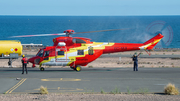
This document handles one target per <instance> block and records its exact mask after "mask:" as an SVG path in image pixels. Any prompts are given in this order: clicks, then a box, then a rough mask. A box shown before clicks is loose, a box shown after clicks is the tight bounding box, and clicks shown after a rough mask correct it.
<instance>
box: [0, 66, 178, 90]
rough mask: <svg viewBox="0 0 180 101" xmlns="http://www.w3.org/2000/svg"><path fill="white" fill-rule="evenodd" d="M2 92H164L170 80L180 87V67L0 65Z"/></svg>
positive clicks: (0, 87) (0, 86) (0, 88)
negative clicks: (23, 70) (23, 69)
mask: <svg viewBox="0 0 180 101" xmlns="http://www.w3.org/2000/svg"><path fill="white" fill-rule="evenodd" d="M0 81H1V82H0V93H1V94H2V93H38V92H39V88H40V86H41V85H42V86H44V87H47V88H48V91H49V92H53V93H64V92H87V93H90V92H101V91H104V92H111V91H116V90H118V91H119V92H131V93H132V92H142V91H144V92H148V93H151V92H152V93H162V92H163V89H164V86H165V85H167V84H168V83H172V84H175V86H176V87H178V88H180V68H139V71H135V72H134V71H132V68H83V69H82V71H81V72H76V71H74V70H72V69H70V68H68V67H67V68H45V71H40V70H39V68H28V74H23V75H22V74H21V68H0Z"/></svg>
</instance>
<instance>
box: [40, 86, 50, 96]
mask: <svg viewBox="0 0 180 101" xmlns="http://www.w3.org/2000/svg"><path fill="white" fill-rule="evenodd" d="M40 94H48V90H47V87H44V86H41V87H40Z"/></svg>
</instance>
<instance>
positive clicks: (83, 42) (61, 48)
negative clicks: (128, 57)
mask: <svg viewBox="0 0 180 101" xmlns="http://www.w3.org/2000/svg"><path fill="white" fill-rule="evenodd" d="M162 38H163V35H161V34H160V33H159V34H158V35H156V36H155V37H153V38H152V39H150V40H148V41H146V42H145V43H108V42H91V41H90V39H88V38H82V37H69V36H67V37H57V38H54V39H53V42H54V45H53V46H48V47H45V48H42V49H40V50H39V52H38V53H37V55H36V56H34V57H32V58H30V59H29V62H31V63H32V64H34V65H35V64H37V65H40V67H41V68H40V70H44V68H43V67H42V66H44V65H46V66H70V67H71V68H72V69H74V70H76V71H80V70H81V66H86V65H87V64H88V63H90V62H92V61H94V60H96V59H97V58H98V57H100V56H101V55H102V54H107V53H115V52H124V51H134V50H151V49H153V47H154V46H155V45H156V44H157V43H158V42H159V41H160V40H161V39H162Z"/></svg>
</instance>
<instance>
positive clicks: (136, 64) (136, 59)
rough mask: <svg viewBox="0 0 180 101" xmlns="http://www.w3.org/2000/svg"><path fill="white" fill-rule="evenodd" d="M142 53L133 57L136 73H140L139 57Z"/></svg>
mask: <svg viewBox="0 0 180 101" xmlns="http://www.w3.org/2000/svg"><path fill="white" fill-rule="evenodd" d="M140 54H141V53H139V54H138V55H136V53H135V54H134V55H133V57H132V58H133V61H134V71H138V57H139V55H140Z"/></svg>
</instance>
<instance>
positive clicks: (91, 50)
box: [88, 47, 93, 55]
mask: <svg viewBox="0 0 180 101" xmlns="http://www.w3.org/2000/svg"><path fill="white" fill-rule="evenodd" d="M88 54H89V55H93V47H89V50H88Z"/></svg>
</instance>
